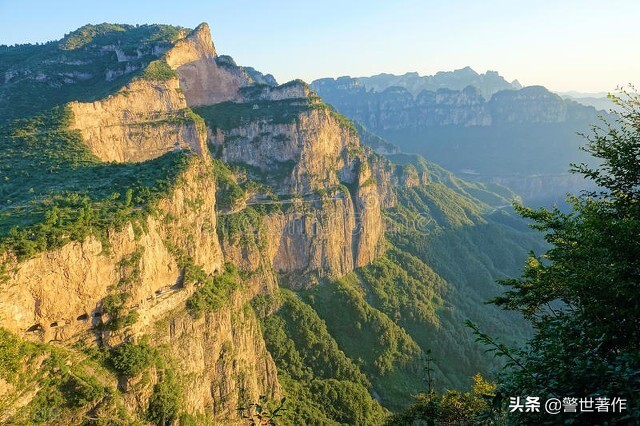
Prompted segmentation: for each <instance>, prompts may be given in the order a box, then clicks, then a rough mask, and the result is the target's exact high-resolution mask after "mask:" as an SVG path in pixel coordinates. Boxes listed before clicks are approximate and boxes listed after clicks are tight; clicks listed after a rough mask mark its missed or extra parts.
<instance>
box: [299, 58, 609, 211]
mask: <svg viewBox="0 0 640 426" xmlns="http://www.w3.org/2000/svg"><path fill="white" fill-rule="evenodd" d="M412 76H413V75H412ZM445 76H446V77H447V78H445ZM414 77H415V76H414ZM416 78H417V77H415V78H412V79H407V78H406V75H405V76H393V77H388V76H385V83H386V84H389V86H388V87H385V85H380V84H379V81H380V76H375V77H371V78H351V77H340V78H338V79H331V78H328V79H320V80H316V81H314V82H313V83H312V84H311V87H312V88H313V89H314V90H315V91H316V92H317V93H318V94H319V95H320V96H322V97H323V98H324V99H325V100H326V101H327V102H328V103H330V104H332V105H334V106H335V107H336V109H337V110H338V111H339V112H340V113H342V114H344V115H345V116H347V117H348V118H350V119H351V120H354V121H357V122H359V123H361V124H362V125H363V126H364V127H365V128H366V129H368V130H369V131H371V132H373V133H375V134H377V135H379V136H381V137H382V138H384V139H386V140H387V141H389V142H391V143H392V144H394V145H396V146H397V147H398V148H399V149H400V150H401V151H404V152H412V153H418V154H420V155H424V156H425V157H426V158H428V159H429V160H431V161H434V162H436V163H438V164H439V165H441V166H443V167H445V168H447V169H449V170H451V171H453V172H454V173H455V174H456V175H457V176H459V177H462V178H464V179H467V180H473V181H488V182H494V183H499V184H502V185H506V186H508V187H510V188H511V189H513V190H514V191H515V192H516V193H518V194H519V195H521V196H522V197H523V198H524V199H525V201H527V202H528V203H532V204H538V205H548V204H552V203H558V202H562V201H563V200H564V197H565V195H566V193H567V192H573V193H577V192H579V191H580V190H582V189H585V188H588V187H589V184H588V183H587V182H586V181H585V180H584V179H582V178H581V177H578V176H576V175H572V174H570V173H569V165H570V163H580V162H590V161H591V159H590V158H589V156H588V155H587V154H585V153H584V152H582V151H581V150H580V146H582V145H583V144H584V142H585V141H584V139H583V137H582V136H581V135H580V133H587V132H588V131H589V130H590V128H591V126H592V125H593V124H595V123H597V122H598V121H599V116H601V115H605V116H606V115H607V112H604V111H598V110H596V109H595V108H594V107H591V106H587V105H583V104H580V103H578V102H575V101H572V100H568V99H563V98H562V97H560V96H558V95H556V94H554V93H552V92H550V91H549V90H547V89H546V88H544V87H542V86H529V87H524V88H521V87H520V86H519V84H517V83H507V82H506V81H505V80H504V79H502V77H499V75H498V74H495V73H487V74H481V75H479V74H477V73H475V72H474V71H473V70H471V69H470V68H465V69H462V70H457V71H454V72H450V73H438V74H436V75H435V76H434V77H420V79H423V80H419V79H418V80H417V81H420V82H424V81H426V82H428V84H424V83H421V85H416V84H413V82H414V81H416ZM424 79H426V80H424ZM488 79H489V80H491V81H493V82H494V84H493V85H491V86H487V80H488ZM432 81H438V84H442V85H444V84H446V83H447V82H449V81H454V82H455V84H452V85H451V86H450V87H443V88H435V87H436V86H437V84H430V83H431V82H432ZM496 83H499V84H496ZM391 84H394V85H393V86H392V85H391ZM465 84H466V86H465V87H464V88H462V89H460V87H461V86H463V85H465ZM476 84H477V85H478V86H479V87H478V86H476Z"/></svg>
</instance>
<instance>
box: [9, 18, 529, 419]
mask: <svg viewBox="0 0 640 426" xmlns="http://www.w3.org/2000/svg"><path fill="white" fill-rule="evenodd" d="M137 45H139V47H138V48H136V47H135V46H137ZM24 52H37V55H36V59H33V60H31V59H28V58H26V57H25V54H24ZM0 54H1V55H3V56H2V57H3V59H4V58H8V63H9V65H8V66H7V70H8V71H7V72H10V73H15V74H11V75H12V76H13V77H11V78H10V79H8V80H6V81H5V84H4V85H3V86H2V94H1V96H0V107H1V108H4V109H1V108H0V111H3V113H4V111H8V109H9V107H8V105H9V104H8V103H9V102H11V101H12V100H14V99H18V98H19V97H20V96H21V93H23V94H24V93H25V92H24V91H25V90H27V89H28V88H31V89H33V90H40V91H41V93H42V99H40V100H39V101H38V102H34V103H33V104H31V105H29V108H27V104H24V105H23V106H24V108H22V107H21V109H20V110H18V111H17V112H11V113H6V115H4V116H3V117H2V120H1V123H2V124H1V128H0V144H1V145H0V147H1V151H0V159H1V164H0V173H1V175H0V178H1V179H2V180H3V182H5V185H3V187H2V188H0V194H1V195H2V198H3V203H2V205H1V206H0V214H1V215H2V216H0V256H1V260H2V270H1V272H2V275H1V281H2V282H1V283H0V308H1V310H0V343H1V344H0V359H1V360H3V363H2V366H1V367H0V378H1V380H0V422H3V423H8V424H25V423H29V422H33V423H51V424H82V423H84V422H85V421H93V420H95V419H98V421H105V422H108V421H110V420H112V419H122V421H124V422H126V423H130V424H135V423H144V422H151V423H155V424H165V423H174V424H178V423H179V424H216V423H223V424H234V423H236V424H237V423H241V422H242V417H241V416H242V415H249V414H250V412H251V410H255V404H257V403H259V404H263V405H265V406H267V407H274V406H277V405H278V404H279V401H280V398H281V397H283V396H287V397H288V398H289V399H288V402H287V404H288V407H290V408H291V409H290V410H288V411H287V412H286V414H285V417H284V418H283V419H282V420H283V421H284V422H285V424H300V423H311V424H313V423H324V424H344V423H348V424H380V423H382V422H383V421H384V418H385V416H386V415H387V414H388V413H389V410H396V409H399V408H401V407H402V406H404V405H405V404H406V403H407V402H409V400H410V398H411V394H412V393H415V392H417V391H419V390H420V389H421V386H422V384H421V378H420V375H419V372H420V369H421V361H420V358H421V356H422V354H423V352H424V351H426V350H427V349H433V351H434V353H435V354H436V355H437V357H438V358H439V359H442V360H443V362H442V364H441V365H439V366H438V371H439V380H440V383H439V385H440V386H464V385H465V384H466V382H467V381H468V380H467V378H468V376H470V375H471V374H473V373H475V372H477V371H486V370H487V369H488V368H489V367H490V365H491V362H490V360H488V359H487V358H486V357H484V356H483V355H482V354H481V353H479V352H478V351H477V350H475V349H472V343H471V338H470V336H469V333H468V332H466V330H465V329H464V327H463V319H465V318H466V317H471V318H472V319H474V320H476V321H478V322H480V323H482V324H483V325H486V326H487V327H488V328H489V329H490V330H492V331H494V330H501V331H502V332H503V334H504V335H505V336H506V337H508V338H510V339H516V338H518V337H519V336H521V335H522V334H523V333H526V329H524V328H523V327H521V324H519V323H518V322H517V320H515V321H514V320H513V318H507V317H504V316H501V315H498V314H495V315H494V313H493V312H492V313H491V315H492V316H491V317H490V318H485V316H484V315H485V314H486V312H488V311H487V310H486V308H485V306H484V305H483V302H484V300H485V298H486V297H489V296H491V295H493V294H495V292H496V291H497V289H496V288H495V286H494V285H493V284H492V282H493V280H494V279H495V278H498V277H502V276H506V275H509V274H512V273H513V272H515V266H514V265H515V264H521V261H522V259H523V257H524V255H525V249H524V248H523V244H527V245H528V244H529V243H532V242H535V241H534V240H535V237H533V236H532V235H531V234H530V233H528V232H527V231H523V230H522V229H520V228H519V226H522V223H520V222H518V221H517V220H514V219H513V218H511V217H510V216H509V214H508V213H506V212H502V211H501V210H498V209H497V207H499V206H501V205H504V204H508V203H509V201H510V199H511V198H512V196H513V193H511V192H509V191H508V190H506V189H505V188H503V187H500V186H499V185H486V184H478V183H469V182H465V181H463V180H460V179H457V178H456V177H454V176H453V175H452V174H450V173H449V172H446V171H445V170H443V169H441V168H439V167H437V166H436V165H434V164H431V163H428V162H426V161H425V160H423V159H422V158H421V157H419V156H407V155H403V154H398V153H395V154H393V155H390V156H389V158H386V157H383V156H381V155H380V154H378V153H376V152H374V151H373V150H372V149H371V148H370V147H368V146H365V145H363V144H362V143H361V141H364V142H367V141H369V142H372V144H374V141H375V144H377V145H376V146H379V147H380V146H386V147H390V144H389V143H387V142H386V141H384V140H382V139H381V138H378V137H376V136H375V135H373V134H369V133H367V132H366V131H365V130H364V129H363V128H357V127H355V126H354V125H353V124H352V123H351V122H349V121H348V120H347V119H346V118H345V117H343V116H342V115H340V114H338V113H336V112H335V111H334V110H333V109H332V108H331V107H329V106H328V105H326V104H325V103H323V102H322V100H321V99H320V98H319V97H318V96H317V95H316V94H315V93H314V92H313V91H312V90H311V89H310V87H309V86H308V85H306V84H305V83H303V82H300V81H294V82H290V83H286V84H283V85H276V83H275V81H273V79H271V78H269V77H268V76H265V75H263V74H261V73H259V72H257V71H255V70H252V69H249V68H243V67H239V66H237V65H236V64H235V62H233V60H232V59H231V58H229V57H224V56H218V55H217V52H216V50H215V48H214V46H213V43H212V41H211V36H210V33H209V28H208V26H207V25H206V24H202V25H200V26H199V27H198V28H196V29H195V30H193V31H187V30H184V29H180V28H172V27H159V26H148V27H147V26H144V27H128V26H122V25H110V24H103V25H100V26H87V27H83V28H82V29H80V30H78V31H76V32H74V33H72V34H70V35H69V36H67V37H65V39H63V40H62V41H60V42H54V43H50V44H48V45H45V46H44V47H42V48H40V47H39V46H27V47H25V46H21V47H15V48H6V49H4V50H3V51H1V52H0ZM38 55H40V56H38ZM39 61H40V62H42V63H46V64H49V62H47V61H53V62H51V64H57V65H52V66H51V67H50V68H49V67H45V68H44V71H46V73H45V74H44V75H45V77H42V78H40V77H37V78H36V74H34V73H36V72H37V71H36V70H35V68H34V66H37V64H38V63H40V62H39ZM63 62H64V67H66V66H69V67H80V68H78V69H84V68H86V69H91V70H94V71H93V73H94V74H92V75H93V76H94V77H93V80H91V81H90V82H89V80H87V81H88V82H87V83H86V84H85V83H83V82H82V81H81V79H79V77H78V78H76V79H71V80H68V81H65V80H64V79H62V80H60V78H62V77H61V76H62V74H60V71H59V67H61V68H64V67H63V66H62V65H60V64H61V63H63ZM67 62H68V63H67ZM3 66H5V65H3ZM83 67H84V68H83ZM116 69H117V70H121V71H122V74H118V73H115V74H114V72H115V71H114V70H116ZM44 71H43V72H44ZM14 77H15V79H14ZM72 80H73V81H72ZM60 81H62V83H61V82H60ZM31 89H29V90H31ZM55 89H58V90H59V91H60V92H62V93H63V94H58V92H57V91H56V90H55ZM54 92H55V93H54ZM80 92H82V94H80ZM29 93H30V92H29ZM29 93H27V94H29ZM512 222H513V223H512ZM514 223H515V225H514ZM452 265H466V266H464V267H463V266H460V267H456V266H452ZM279 287H286V288H287V289H284V288H279ZM506 324H509V325H510V326H511V327H512V328H513V329H512V330H507V327H506ZM444 360H448V361H449V362H450V363H445V362H444ZM261 396H262V397H261ZM239 408H240V411H238V409H239Z"/></svg>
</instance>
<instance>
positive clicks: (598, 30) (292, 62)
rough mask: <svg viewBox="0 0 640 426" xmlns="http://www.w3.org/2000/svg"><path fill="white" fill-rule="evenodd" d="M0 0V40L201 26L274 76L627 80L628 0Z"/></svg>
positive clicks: (591, 86) (608, 84)
mask: <svg viewBox="0 0 640 426" xmlns="http://www.w3.org/2000/svg"><path fill="white" fill-rule="evenodd" d="M443 3H445V2H433V1H418V0H400V1H394V2H385V3H382V2H379V3H378V2H371V1H360V0H358V1H349V2H345V1H335V0H330V1H324V2H313V3H312V2H299V1H298V2H296V1H254V2H235V1H215V2H210V1H179V2H176V1H172V2H163V1H139V2H131V1H122V0H113V1H109V2H96V3H92V4H91V7H90V8H89V7H87V3H86V2H81V1H75V0H72V1H67V2H64V3H62V2H48V1H13V0H1V1H0V28H2V33H0V44H15V43H35V42H45V41H48V40H54V39H58V38H61V37H62V36H63V35H64V34H65V33H68V32H70V31H72V30H74V29H76V28H78V27H80V26H82V25H84V24H87V23H94V24H95V23H101V22H116V23H130V24H136V23H140V24H142V23H166V24H174V25H182V26H186V27H191V28H193V27H195V26H196V25H197V24H199V23H200V22H203V21H205V22H208V23H209V24H210V25H211V27H212V32H213V37H214V41H215V43H216V48H217V50H218V53H221V54H230V55H232V56H233V57H234V59H235V60H236V62H237V63H239V64H241V65H251V66H254V67H256V68H258V69H260V70H262V71H265V72H270V73H272V74H274V75H275V77H276V78H277V79H278V81H280V82H285V81H288V80H291V79H294V78H301V79H303V80H305V81H312V80H314V79H316V78H321V77H337V76H340V75H351V76H367V75H372V74H377V73H380V72H389V73H394V74H404V73H405V72H408V71H417V72H419V73H420V74H422V75H427V74H433V73H435V72H437V71H441V70H453V69H457V68H462V67H464V66H467V65H469V66H471V67H472V68H474V69H475V70H476V71H478V72H484V71H486V70H488V69H490V70H496V71H499V72H500V74H502V75H503V76H505V78H507V79H508V80H512V79H516V78H517V79H518V80H519V81H520V82H521V83H522V84H524V85H533V84H540V85H544V86H546V87H548V88H549V89H551V90H556V91H569V90H576V91H581V92H602V91H604V92H607V91H612V90H614V89H615V87H616V86H618V85H624V84H628V83H634V82H637V80H638V79H637V76H638V75H640V59H639V58H638V55H637V54H635V53H634V52H635V49H636V46H635V43H636V42H637V40H639V39H640V27H638V26H637V22H638V18H639V17H640V2H637V1H610V2H596V1H563V2H557V1H554V2H551V1H536V2H509V1H491V2H475V1H457V2H446V3H447V4H443Z"/></svg>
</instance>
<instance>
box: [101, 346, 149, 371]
mask: <svg viewBox="0 0 640 426" xmlns="http://www.w3.org/2000/svg"><path fill="white" fill-rule="evenodd" d="M109 358H110V360H111V363H112V364H113V367H114V368H115V369H116V370H117V371H118V372H119V373H121V374H123V375H125V376H128V377H134V376H137V375H138V374H140V373H141V372H142V371H143V370H145V369H147V368H149V367H150V366H151V365H152V364H153V363H154V361H155V360H156V351H155V349H153V348H152V347H151V346H149V345H148V344H146V343H140V344H136V343H133V342H125V343H122V344H121V345H119V346H116V347H115V348H113V349H112V350H111V353H110V356H109Z"/></svg>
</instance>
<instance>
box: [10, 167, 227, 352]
mask: <svg viewBox="0 0 640 426" xmlns="http://www.w3.org/2000/svg"><path fill="white" fill-rule="evenodd" d="M193 163H194V164H193V165H192V166H190V169H189V170H188V171H187V172H186V173H185V174H184V176H183V180H182V183H181V184H180V185H179V186H177V187H176V188H175V189H174V191H173V194H172V196H171V197H170V198H168V199H166V200H163V201H162V202H161V203H160V205H159V208H158V210H159V212H158V215H157V216H149V217H147V218H146V220H144V221H143V223H133V224H128V225H126V226H125V227H124V229H122V230H120V231H117V230H113V232H110V233H109V234H110V235H109V238H108V241H106V242H101V241H99V240H98V239H96V238H93V237H90V238H89V239H87V240H86V241H83V242H79V243H71V244H67V245H65V246H63V247H62V248H60V249H58V250H54V251H49V252H45V253H42V254H39V255H37V256H36V257H34V258H32V259H29V260H27V261H25V262H21V263H15V262H11V263H12V264H10V265H9V268H10V270H11V272H10V276H9V285H8V286H7V287H5V288H4V289H3V292H2V298H0V306H1V307H2V311H1V313H0V323H1V324H2V327H4V328H6V329H8V330H10V331H13V332H15V333H19V334H23V333H24V332H25V331H27V330H29V332H28V334H27V336H31V337H32V338H36V339H38V340H42V341H45V342H48V341H51V340H66V339H69V338H72V337H73V336H74V335H76V334H78V333H80V332H83V331H87V330H89V329H91V328H92V327H93V326H95V325H96V324H97V323H99V322H101V317H102V315H103V309H102V304H101V301H102V299H103V298H104V297H105V296H107V295H108V294H111V293H113V289H114V288H117V287H118V283H119V282H120V281H121V280H122V279H127V278H128V277H129V276H130V275H131V269H135V270H136V273H135V286H133V287H132V288H130V289H129V292H130V293H131V296H130V298H129V301H128V303H127V305H128V306H136V309H137V310H139V312H141V313H142V314H141V317H142V323H145V322H152V320H151V319H149V320H147V319H146V318H145V312H146V311H147V310H149V311H153V308H154V306H156V305H158V304H159V302H160V301H161V300H160V299H159V298H158V297H157V296H158V295H159V294H158V293H160V292H161V291H162V290H163V289H171V288H173V289H176V288H180V287H181V285H180V283H181V276H182V271H181V268H179V267H178V264H177V261H176V255H175V253H172V249H171V247H180V248H181V249H182V250H184V252H185V253H186V254H187V255H189V256H191V257H192V258H193V260H194V262H195V263H197V264H198V265H201V266H202V267H203V268H204V269H205V270H206V271H207V272H208V273H214V272H216V271H220V270H221V269H222V262H223V257H222V252H221V249H220V246H219V243H218V240H217V238H216V235H215V229H216V216H215V186H214V183H213V179H212V173H211V171H210V170H209V169H208V167H207V166H206V165H205V164H204V163H203V162H202V161H201V160H196V159H195V158H194V161H193ZM194 205H199V208H197V209H194V208H193V206H194ZM105 243H106V245H105ZM128 263H131V268H128V267H125V266H123V264H128ZM163 310H166V309H165V308H163ZM160 314H162V312H156V313H154V315H160Z"/></svg>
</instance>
